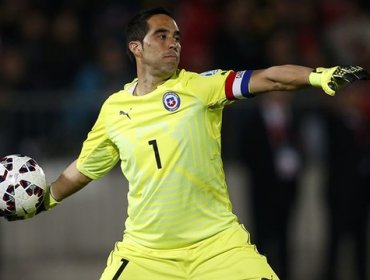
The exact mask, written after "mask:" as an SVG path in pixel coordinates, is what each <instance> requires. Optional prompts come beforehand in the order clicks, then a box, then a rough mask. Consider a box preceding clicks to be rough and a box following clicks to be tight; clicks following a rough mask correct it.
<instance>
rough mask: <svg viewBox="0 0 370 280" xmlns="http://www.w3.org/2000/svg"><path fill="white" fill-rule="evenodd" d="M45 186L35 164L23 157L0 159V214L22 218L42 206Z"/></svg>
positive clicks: (15, 156)
mask: <svg viewBox="0 0 370 280" xmlns="http://www.w3.org/2000/svg"><path fill="white" fill-rule="evenodd" d="M46 191H47V184H46V179H45V174H44V171H43V170H42V168H41V167H40V166H39V165H38V164H37V162H36V161H35V160H34V159H32V158H30V157H28V156H24V155H9V156H6V157H3V158H2V159H0V214H1V215H2V216H14V215H15V216H18V217H23V216H25V215H26V214H28V213H33V212H35V211H36V209H37V208H38V207H39V206H40V205H41V204H42V202H43V200H44V196H45V193H46Z"/></svg>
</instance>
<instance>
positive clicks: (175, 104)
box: [163, 91, 180, 112]
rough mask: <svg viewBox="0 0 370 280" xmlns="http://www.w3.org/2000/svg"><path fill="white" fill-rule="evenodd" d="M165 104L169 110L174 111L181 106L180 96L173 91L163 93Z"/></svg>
mask: <svg viewBox="0 0 370 280" xmlns="http://www.w3.org/2000/svg"><path fill="white" fill-rule="evenodd" d="M163 106H164V108H166V110H167V111H170V112H174V111H176V110H177V109H178V108H179V107H180V97H179V96H178V95H177V93H175V92H173V91H169V92H166V93H165V94H164V95H163Z"/></svg>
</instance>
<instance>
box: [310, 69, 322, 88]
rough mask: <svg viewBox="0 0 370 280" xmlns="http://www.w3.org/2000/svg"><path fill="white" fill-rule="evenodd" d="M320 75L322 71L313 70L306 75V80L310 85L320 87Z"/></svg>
mask: <svg viewBox="0 0 370 280" xmlns="http://www.w3.org/2000/svg"><path fill="white" fill-rule="evenodd" d="M321 75H322V73H318V72H316V70H313V71H312V72H311V73H310V75H309V76H308V81H309V83H310V85H311V86H313V87H319V88H321Z"/></svg>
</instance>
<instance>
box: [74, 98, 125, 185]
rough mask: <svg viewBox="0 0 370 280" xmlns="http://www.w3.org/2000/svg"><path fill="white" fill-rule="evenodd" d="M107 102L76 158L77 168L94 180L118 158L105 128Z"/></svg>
mask: <svg viewBox="0 0 370 280" xmlns="http://www.w3.org/2000/svg"><path fill="white" fill-rule="evenodd" d="M107 103H108V102H106V103H105V104H104V105H103V107H102V109H101V111H100V114H99V117H98V119H97V121H96V123H95V125H94V126H93V128H92V129H91V131H90V132H89V134H88V136H87V139H86V140H85V141H84V143H83V146H82V150H81V153H80V155H79V157H78V159H77V168H78V170H79V171H80V172H81V173H82V174H84V175H86V176H87V177H89V178H91V179H94V180H95V179H99V178H102V177H103V176H104V175H106V174H107V173H108V172H109V171H110V170H111V169H112V168H113V167H114V166H115V165H116V163H117V162H118V160H119V152H118V149H117V147H116V146H115V145H114V144H113V142H112V141H111V140H110V139H109V137H108V133H107V130H106V122H105V115H106V111H107Z"/></svg>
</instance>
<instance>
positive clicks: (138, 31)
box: [126, 7, 173, 62]
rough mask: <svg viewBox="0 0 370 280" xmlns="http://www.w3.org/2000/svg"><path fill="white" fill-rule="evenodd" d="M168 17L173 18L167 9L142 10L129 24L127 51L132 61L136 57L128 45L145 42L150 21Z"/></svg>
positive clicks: (127, 29)
mask: <svg viewBox="0 0 370 280" xmlns="http://www.w3.org/2000/svg"><path fill="white" fill-rule="evenodd" d="M161 14H164V15H167V16H169V17H171V18H173V16H172V14H171V13H170V12H169V11H167V10H166V9H165V8H162V7H157V8H149V9H145V10H142V11H141V12H139V13H138V14H136V15H135V16H134V17H133V18H132V19H131V20H130V21H129V22H128V23H127V27H126V51H127V54H128V56H129V58H130V60H131V61H133V62H134V61H135V57H134V55H133V54H132V52H131V51H130V49H129V47H128V44H129V42H131V41H140V42H143V40H144V37H145V35H146V34H147V33H148V30H149V26H148V19H149V18H151V17H152V16H154V15H161Z"/></svg>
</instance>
